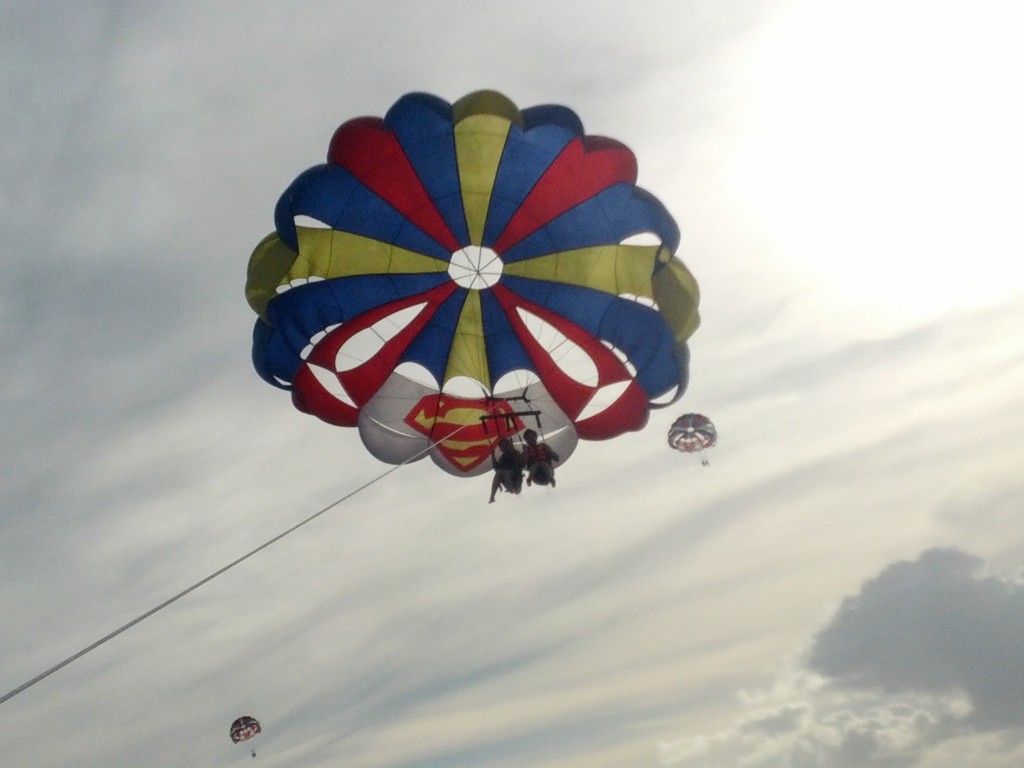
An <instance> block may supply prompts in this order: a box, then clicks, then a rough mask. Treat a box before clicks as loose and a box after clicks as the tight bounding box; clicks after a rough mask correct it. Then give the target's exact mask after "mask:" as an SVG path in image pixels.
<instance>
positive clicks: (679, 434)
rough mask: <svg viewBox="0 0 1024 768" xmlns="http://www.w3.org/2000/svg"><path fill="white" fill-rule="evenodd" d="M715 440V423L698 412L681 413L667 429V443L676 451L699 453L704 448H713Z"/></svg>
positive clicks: (716, 435)
mask: <svg viewBox="0 0 1024 768" xmlns="http://www.w3.org/2000/svg"><path fill="white" fill-rule="evenodd" d="M717 442H718V432H717V431H716V430H715V425H714V424H712V423H711V419H709V418H708V417H707V416H702V415H701V414H699V413H685V414H683V415H682V416H680V417H679V418H678V419H676V420H675V421H674V422H672V426H671V427H669V429H668V444H669V445H670V446H672V447H673V448H675V449H676V450H677V451H684V452H685V453H699V452H700V451H703V450H704V449H705V448H713V447H714V445H715V443H717ZM702 460H703V457H702ZM704 463H707V462H706V461H705V462H704Z"/></svg>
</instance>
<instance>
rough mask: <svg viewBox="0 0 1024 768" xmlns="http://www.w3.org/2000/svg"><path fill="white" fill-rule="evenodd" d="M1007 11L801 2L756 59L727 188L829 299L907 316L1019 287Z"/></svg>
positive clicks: (901, 2) (980, 6)
mask: <svg viewBox="0 0 1024 768" xmlns="http://www.w3.org/2000/svg"><path fill="white" fill-rule="evenodd" d="M1007 16H1012V17H1013V19H1015V20H1016V21H1017V22H1019V21H1021V20H1022V19H1024V10H1017V6H1016V5H1014V4H1012V3H1009V4H1008V3H997V2H986V0H980V2H977V3H974V2H972V3H970V4H968V3H960V2H955V3H941V2H940V3H935V2H923V1H921V2H911V1H907V0H885V1H884V2H883V1H881V0H866V1H865V2H859V3H853V2H843V3H818V2H813V1H811V0H809V1H807V2H800V3H798V4H797V5H795V6H794V8H793V10H792V11H791V12H790V13H789V14H788V15H786V16H785V17H783V18H782V19H781V21H780V22H779V23H778V24H777V25H776V27H775V28H774V29H773V31H772V33H771V34H770V35H769V37H768V38H767V40H766V42H765V44H764V45H763V47H762V49H761V50H760V51H759V52H758V54H757V56H758V59H759V65H758V72H759V75H758V81H757V86H756V87H757V93H756V95H755V97H754V101H755V104H756V114H755V115H754V116H753V120H752V131H751V133H750V135H749V139H748V141H747V143H746V146H745V148H744V149H743V150H741V152H740V154H739V156H738V159H737V162H736V166H735V174H736V175H735V179H736V182H737V184H738V185H739V187H740V189H741V192H742V194H743V195H744V196H745V197H746V198H747V199H748V201H749V202H750V204H751V205H752V206H753V208H754V211H755V214H756V215H758V216H759V218H760V219H761V220H762V223H763V226H765V227H766V228H767V230H768V232H769V233H770V235H771V237H772V238H773V240H774V241H775V242H776V243H777V244H778V246H779V249H780V250H781V251H782V252H783V254H784V256H785V257H787V258H791V259H793V260H795V261H797V262H799V268H800V269H801V270H804V271H806V272H809V273H810V274H811V275H812V276H813V277H816V278H817V281H819V282H821V283H823V284H824V285H825V287H826V290H828V291H829V292H830V293H832V294H834V296H835V298H836V300H837V301H844V302H856V303H857V304H859V305H862V306H864V307H866V308H868V310H869V311H877V312H879V313H883V314H884V315H886V316H888V317H889V318H890V319H904V320H907V321H911V320H913V319H917V318H920V317H922V316H927V315H932V314H935V313H938V312H941V311H943V310H944V309H947V308H949V307H952V306H959V305H975V304H981V303H986V302H989V301H994V300H997V299H1000V298H1004V297H1006V296H1007V295H1010V294H1012V293H1014V292H1018V291H1021V290H1022V288H1024V238H1022V236H1021V231H1020V225H1019V221H1020V218H1021V211H1022V210H1024V193H1022V189H1024V181H1022V179H1024V152H1022V150H1021V141H1020V138H1019V137H1020V136H1021V135H1024V107H1022V102H1021V101H1020V99H1019V93H1020V84H1019V82H1017V81H1018V80H1019V76H1020V72H1022V71H1024V55H1022V54H1021V53H1020V52H1019V48H1018V45H1017V41H1016V40H1015V39H1013V37H1014V36H1013V34H1012V31H1011V30H1012V29H1013V28H1014V26H1016V25H1014V24H1012V23H1011V22H1012V20H1013V19H1011V18H1007Z"/></svg>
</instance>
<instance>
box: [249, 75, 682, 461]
mask: <svg viewBox="0 0 1024 768" xmlns="http://www.w3.org/2000/svg"><path fill="white" fill-rule="evenodd" d="M636 174H637V167H636V159H635V157H634V156H633V153H632V152H631V151H630V150H629V149H628V148H627V147H625V146H624V145H622V144H620V143H618V142H616V141H614V140H611V139H607V138H602V137H597V136H588V135H586V134H585V133H584V131H583V126H582V124H581V122H580V120H579V118H578V117H577V115H576V114H575V113H574V112H572V111H571V110H570V109H568V108H567V107H564V106H557V105H548V106H537V107H531V108H527V109H522V110H520V109H519V108H518V107H516V105H515V104H513V103H512V102H511V101H510V100H509V99H507V98H506V97H505V96H503V95H501V94H499V93H496V92H494V91H478V92H475V93H471V94H469V95H468V96H465V97H464V98H462V99H460V100H458V101H456V102H455V103H454V104H449V103H448V102H446V101H443V100H442V99H440V98H438V97H435V96H431V95H428V94H424V93H412V94H407V95H405V96H403V97H402V98H400V99H399V100H398V101H397V102H396V103H395V104H394V105H393V106H392V107H391V108H390V110H388V112H387V114H386V115H385V116H384V118H383V119H381V118H376V117H362V118H357V119H354V120H350V121H349V122H346V123H344V124H343V125H342V126H341V127H340V128H338V129H337V131H336V132H335V134H334V136H333V138H332V139H331V142H330V146H329V149H328V153H327V162H326V163H325V164H322V165H317V166H315V167H313V168H310V169H308V170H307V171H305V172H304V173H302V174H300V175H299V176H298V178H296V179H295V181H294V182H293V183H292V184H291V185H290V186H289V187H288V188H287V189H286V190H285V192H284V193H283V194H282V196H281V198H280V200H279V202H278V204H277V208H276V211H275V216H274V219H275V231H274V232H273V233H271V234H270V235H268V236H267V237H266V238H264V240H263V241H262V242H260V243H259V245H257V246H256V248H255V250H254V252H253V254H252V257H251V258H250V261H249V269H248V279H247V283H246V297H247V299H248V302H249V304H250V306H251V307H252V309H253V310H254V311H255V312H256V313H257V315H258V319H257V320H256V324H255V328H254V331H253V351H252V355H253V362H254V365H255V367H256V370H257V372H258V373H259V374H260V376H261V377H262V378H264V379H265V380H266V381H268V382H269V383H271V384H273V385H275V386H277V387H280V388H282V389H286V390H290V391H291V396H292V402H293V404H294V405H295V407H296V408H298V409H299V410H300V411H303V412H306V413H310V414H313V415H315V416H317V417H319V418H320V419H322V420H324V421H326V422H329V423H331V424H335V425H338V426H343V427H356V428H357V429H358V431H359V435H360V437H361V438H362V441H363V443H364V444H365V446H366V447H367V449H368V450H369V451H370V453H371V454H373V455H374V456H375V457H377V458H378V459H380V460H382V461H385V462H389V463H393V464H400V463H404V462H406V461H410V460H413V459H415V458H419V456H420V455H421V454H422V453H423V452H424V451H427V452H428V453H429V455H430V456H431V458H432V459H433V461H434V462H435V463H436V464H437V465H438V466H440V467H442V468H443V469H445V470H446V471H448V472H450V473H452V474H454V475H458V476H471V475H477V474H480V473H482V472H486V471H488V470H489V469H490V468H491V467H490V460H489V456H490V453H491V449H492V447H493V446H494V445H495V444H496V443H497V441H498V440H499V439H501V438H503V437H511V436H515V435H517V434H520V433H522V432H523V431H524V430H525V429H527V428H529V427H534V428H537V429H538V431H540V432H542V434H543V435H544V439H545V441H546V442H547V443H548V444H549V445H550V446H551V447H552V449H553V450H554V451H556V452H557V453H558V454H559V455H560V456H561V457H562V460H563V461H564V460H565V459H567V458H568V457H569V455H570V454H571V453H572V452H573V450H574V449H575V447H576V444H577V441H578V439H580V438H582V439H588V440H600V439H607V438H612V437H615V436H616V435H619V434H622V433H623V432H626V431H631V430H638V429H640V428H642V427H643V426H644V424H645V423H646V421H647V419H648V415H649V412H650V409H651V408H654V407H659V406H664V405H668V404H670V403H672V402H675V401H676V400H678V398H679V397H681V396H682V394H683V391H684V390H685V388H686V384H687V378H688V362H689V353H688V349H687V343H686V342H687V339H688V338H689V337H690V335H691V334H692V333H693V332H694V331H695V330H696V328H697V325H698V323H699V319H698V313H697V305H698V298H699V295H698V288H697V283H696V281H695V280H694V278H693V276H692V275H691V274H690V272H689V271H688V270H687V268H686V267H685V266H684V265H683V263H682V262H681V261H680V260H679V259H678V258H676V257H675V256H674V253H675V250H676V248H677V246H678V244H679V231H678V228H677V227H676V224H675V222H674V221H673V219H672V217H671V216H670V215H669V213H668V212H667V211H666V209H665V208H664V207H663V206H662V204H661V203H660V202H659V201H658V200H657V199H656V198H655V197H654V196H653V195H651V194H650V193H649V192H646V191H645V190H643V189H641V188H639V187H637V186H636V183H635V182H636ZM428 449H429V450H428Z"/></svg>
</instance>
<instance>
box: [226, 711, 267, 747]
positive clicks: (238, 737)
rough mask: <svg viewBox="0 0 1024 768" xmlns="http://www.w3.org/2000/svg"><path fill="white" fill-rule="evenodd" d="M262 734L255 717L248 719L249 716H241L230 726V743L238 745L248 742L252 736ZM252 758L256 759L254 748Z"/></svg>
mask: <svg viewBox="0 0 1024 768" xmlns="http://www.w3.org/2000/svg"><path fill="white" fill-rule="evenodd" d="M262 732H263V729H262V728H261V727H260V721H259V720H257V719H256V718H255V717H250V716H249V715H242V716H241V717H240V718H238V719H237V720H235V722H233V723H232V724H231V731H230V734H231V741H233V742H234V743H235V744H240V743H242V742H243V741H248V740H249V739H251V738H253V737H254V736H258V735H259V734H260V733H262ZM252 756H253V757H256V749H255V748H253V749H252Z"/></svg>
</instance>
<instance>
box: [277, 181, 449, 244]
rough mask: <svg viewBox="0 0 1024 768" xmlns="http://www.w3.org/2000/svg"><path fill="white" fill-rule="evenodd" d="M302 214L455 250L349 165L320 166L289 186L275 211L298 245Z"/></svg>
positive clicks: (281, 229) (280, 227)
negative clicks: (298, 223)
mask: <svg viewBox="0 0 1024 768" xmlns="http://www.w3.org/2000/svg"><path fill="white" fill-rule="evenodd" d="M298 215H303V216H309V217H311V218H313V219H316V220H317V221H322V222H323V223H324V224H326V225H328V226H329V227H331V228H332V229H336V230H339V231H341V232H352V233H354V234H357V235H362V236H364V237H369V238H373V239H375V240H380V241H381V242H385V243H392V244H394V245H397V246H399V247H400V248H405V249H407V250H410V251H415V252H416V253H422V254H425V255H427V256H431V257H433V258H436V259H441V260H442V261H448V260H449V259H450V258H451V252H450V251H449V250H448V249H447V248H445V247H444V246H442V245H440V244H439V243H438V242H437V241H436V240H434V239H433V238H431V237H429V236H428V235H426V234H425V233H424V232H422V231H421V230H420V229H418V228H417V227H416V226H415V225H414V224H413V223H412V222H410V221H409V220H408V219H407V218H406V217H405V216H403V215H402V214H401V213H399V212H398V211H397V210H395V208H394V207H392V205H391V204H390V203H388V201H387V200H385V199H384V198H382V197H381V196H380V195H378V194H377V193H375V192H374V191H373V190H371V189H369V188H368V187H367V186H365V185H364V184H363V183H362V182H360V181H359V180H358V179H357V178H356V177H355V176H353V175H352V174H351V173H349V172H348V171H347V170H345V169H344V168H341V167H338V166H336V165H318V166H316V167H314V168H310V169H309V170H307V171H305V172H304V173H302V174H301V175H300V176H299V177H298V178H297V179H295V181H293V182H292V184H291V186H289V187H288V189H287V190H285V193H284V194H283V195H281V198H280V200H279V201H278V203H277V208H276V210H275V211H274V224H275V226H276V228H277V232H278V234H279V235H280V237H281V240H282V241H283V242H284V243H285V244H286V245H288V246H289V247H291V248H292V249H293V250H296V251H297V250H298V240H297V236H296V232H295V223H294V219H295V217H296V216H298Z"/></svg>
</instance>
